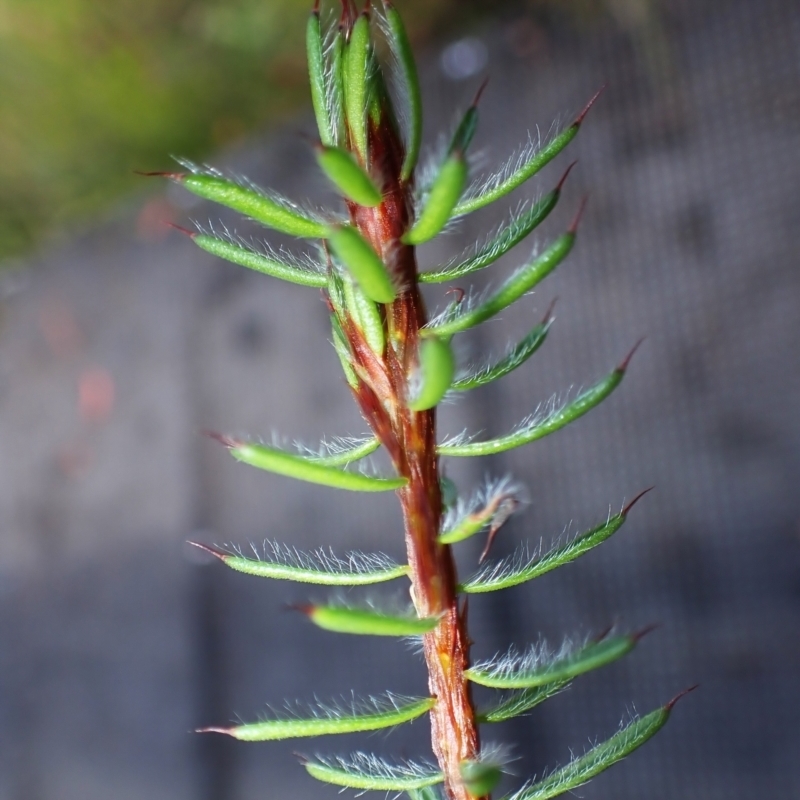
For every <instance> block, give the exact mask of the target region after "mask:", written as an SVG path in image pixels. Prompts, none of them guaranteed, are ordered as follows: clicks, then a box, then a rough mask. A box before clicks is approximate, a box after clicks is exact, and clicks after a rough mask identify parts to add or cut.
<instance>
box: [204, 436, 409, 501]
mask: <svg viewBox="0 0 800 800" xmlns="http://www.w3.org/2000/svg"><path fill="white" fill-rule="evenodd" d="M213 436H214V438H216V439H217V440H218V441H220V442H222V444H224V445H225V446H226V447H227V448H228V449H229V450H230V451H231V455H232V456H233V457H234V458H235V459H236V460H237V461H242V462H243V463H245V464H250V465H251V466H253V467H258V469H263V470H266V471H267V472H274V473H275V474H277V475H285V476H287V477H289V478H295V479H297V480H301V481H308V482H309V483H318V484H320V485H322V486H330V487H332V488H334V489H346V490H348V491H353V492H387V491H392V490H394V489H401V488H402V487H403V486H405V485H406V479H405V478H374V477H372V476H371V475H364V474H363V473H361V472H347V471H346V470H343V469H338V468H337V467H333V466H329V465H328V464H325V463H319V462H317V461H315V459H313V458H308V457H306V456H300V455H295V454H293V453H287V452H285V451H283V450H278V449H277V448H275V447H268V446H267V445H262V444H251V443H249V442H240V441H237V440H235V439H229V438H227V437H224V436H219V435H217V434H213Z"/></svg>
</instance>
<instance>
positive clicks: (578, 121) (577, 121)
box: [572, 83, 607, 128]
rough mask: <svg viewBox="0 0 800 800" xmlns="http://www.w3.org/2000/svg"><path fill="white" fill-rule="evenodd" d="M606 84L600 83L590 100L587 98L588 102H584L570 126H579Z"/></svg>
mask: <svg viewBox="0 0 800 800" xmlns="http://www.w3.org/2000/svg"><path fill="white" fill-rule="evenodd" d="M606 86H607V84H605V83H604V84H603V85H602V86H601V87H600V88H599V89H598V90H597V91H596V92H595V93H594V95H593V96H592V99H591V100H589V102H588V103H587V104H586V105H585V106H584V107H583V111H581V113H580V114H578V116H577V117H575V122H573V123H572V127H573V128H576V127H579V126H580V124H581V123H582V122H583V120H584V118H585V117H586V115H587V114H588V113H589V111H590V110H591V108H592V106H593V105H594V104H595V101H596V100H597V98H598V97H600V95H601V94H603V92H604V91H605V90H606Z"/></svg>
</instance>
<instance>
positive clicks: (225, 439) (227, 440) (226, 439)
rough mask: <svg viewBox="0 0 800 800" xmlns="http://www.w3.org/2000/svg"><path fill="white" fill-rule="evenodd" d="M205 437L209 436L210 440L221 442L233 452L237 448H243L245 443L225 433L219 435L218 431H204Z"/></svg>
mask: <svg viewBox="0 0 800 800" xmlns="http://www.w3.org/2000/svg"><path fill="white" fill-rule="evenodd" d="M203 435H204V436H208V438H209V439H213V440H214V441H215V442H219V443H220V444H222V445H224V446H225V447H227V448H228V449H229V450H233V449H234V448H235V447H241V446H242V445H243V444H244V442H241V441H239V440H238V439H234V438H233V437H231V436H226V435H225V434H224V433H217V432H216V431H203Z"/></svg>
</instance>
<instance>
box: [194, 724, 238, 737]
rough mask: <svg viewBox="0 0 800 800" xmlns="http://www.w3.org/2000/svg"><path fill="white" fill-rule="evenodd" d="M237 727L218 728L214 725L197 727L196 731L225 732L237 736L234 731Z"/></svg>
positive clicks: (227, 734)
mask: <svg viewBox="0 0 800 800" xmlns="http://www.w3.org/2000/svg"><path fill="white" fill-rule="evenodd" d="M235 730H236V729H235V728H217V727H214V726H211V727H208V728H195V729H194V732H195V733H224V734H225V735H226V736H234V737H235V736H236V734H235V733H234V731H235Z"/></svg>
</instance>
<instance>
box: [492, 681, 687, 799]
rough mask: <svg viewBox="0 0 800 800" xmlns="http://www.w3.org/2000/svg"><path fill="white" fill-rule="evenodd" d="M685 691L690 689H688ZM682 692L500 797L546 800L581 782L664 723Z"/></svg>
mask: <svg viewBox="0 0 800 800" xmlns="http://www.w3.org/2000/svg"><path fill="white" fill-rule="evenodd" d="M689 691H692V690H691V689H689ZM683 694H686V692H684V693H682V694H680V695H678V697H676V698H675V699H674V700H672V701H670V702H669V703H667V705H665V706H663V707H662V708H657V709H656V710H655V711H651V712H650V713H649V714H646V715H645V716H644V717H641V718H640V719H636V720H634V721H633V722H631V723H629V724H628V725H626V726H625V727H623V728H622V729H621V730H619V731H618V732H617V733H615V734H614V735H613V736H612V737H611V738H610V739H607V740H606V741H605V742H602V743H601V744H598V745H596V746H595V747H593V748H592V749H591V750H589V751H588V752H586V753H584V754H583V755H582V756H580V757H579V758H576V759H574V760H572V761H570V763H569V764H567V765H566V766H564V767H561V769H557V770H556V771H555V772H552V773H551V774H550V775H548V776H547V777H546V778H545V779H544V780H541V781H539V782H538V783H534V784H530V785H528V786H524V787H523V788H522V789H520V790H519V791H518V792H516V793H515V794H513V795H511V796H509V797H507V798H505V799H504V800H550V798H551V797H559V796H560V795H562V794H565V793H567V792H571V791H572V790H573V789H577V788H578V787H579V786H582V785H583V784H584V783H586V781H588V780H590V779H591V778H594V776H595V775H599V774H600V773H601V772H603V771H604V770H607V769H608V768H609V767H611V766H613V765H614V764H616V763H617V762H618V761H621V760H622V759H623V758H625V757H626V756H628V755H630V754H631V753H632V752H633V751H634V750H636V748H637V747H641V746H642V745H643V744H644V743H645V742H646V741H647V740H648V739H650V738H651V737H652V736H654V735H655V734H656V733H658V731H659V730H661V728H663V727H664V725H665V724H666V722H667V720H668V719H669V715H670V713H671V711H672V708H673V706H674V705H675V703H676V702H677V701H678V700H679V699H680V698H681V697H682V696H683Z"/></svg>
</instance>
